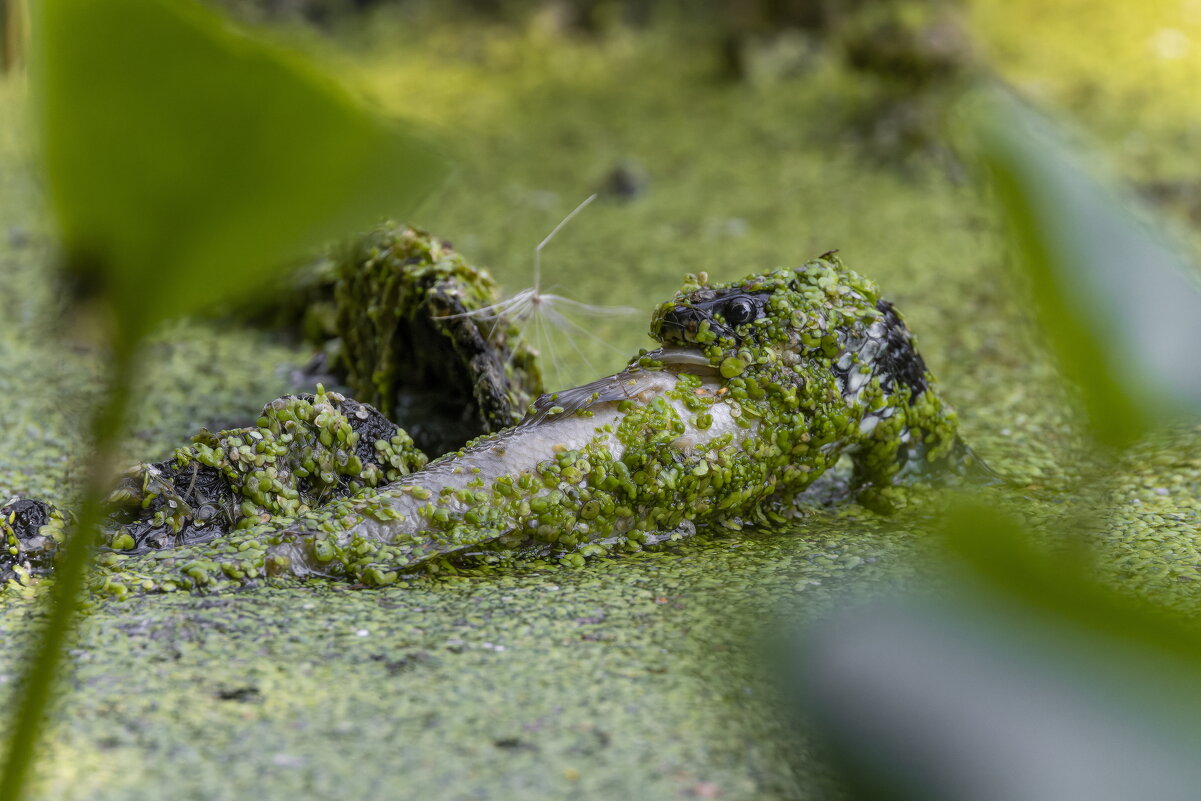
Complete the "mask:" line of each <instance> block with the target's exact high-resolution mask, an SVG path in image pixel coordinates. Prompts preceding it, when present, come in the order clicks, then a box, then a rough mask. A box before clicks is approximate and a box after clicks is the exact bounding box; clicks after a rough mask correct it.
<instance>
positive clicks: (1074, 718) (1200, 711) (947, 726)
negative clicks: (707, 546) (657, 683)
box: [796, 507, 1201, 801]
mask: <svg viewBox="0 0 1201 801" xmlns="http://www.w3.org/2000/svg"><path fill="white" fill-rule="evenodd" d="M950 525H951V527H952V539H953V540H954V542H953V544H952V552H953V553H954V554H955V555H956V561H957V563H958V568H955V567H952V568H951V571H950V574H951V575H952V576H953V580H952V582H951V583H950V587H949V589H946V590H944V591H943V592H941V593H940V594H938V595H937V596H935V597H923V598H917V597H912V596H910V597H903V598H894V599H889V600H887V601H885V602H881V603H875V604H872V605H870V606H867V607H864V608H860V609H858V610H855V611H852V612H846V613H842V614H840V615H837V616H836V617H835V618H834V619H832V620H828V621H825V622H824V623H821V624H819V625H818V626H816V627H814V628H813V629H811V630H809V631H808V632H806V633H805V634H804V636H803V637H802V640H801V642H800V646H801V648H800V651H799V658H798V660H797V662H796V667H797V668H798V669H799V676H798V679H799V684H800V686H801V687H802V699H803V701H804V705H805V707H806V712H807V716H808V718H809V720H810V722H811V723H812V724H814V725H815V727H816V729H817V731H818V733H819V734H821V735H823V736H824V737H825V739H826V740H827V743H828V744H829V746H830V747H831V748H832V751H833V753H834V754H835V755H836V756H837V757H838V758H839V759H840V761H841V763H842V765H843V767H844V768H846V769H847V770H846V772H845V776H846V778H847V779H848V780H849V783H850V784H851V785H852V786H853V788H854V789H855V790H856V791H857V792H856V796H857V797H862V798H880V799H884V798H887V799H896V798H914V799H923V801H929V800H930V799H935V800H941V801H951V800H952V799H954V800H956V801H1063V799H1076V798H1081V799H1084V798H1087V799H1090V801H1109V800H1110V799H1112V800H1113V801H1119V799H1130V798H1154V799H1180V800H1181V801H1184V800H1185V799H1192V798H1195V797H1196V793H1197V787H1198V786H1201V762H1198V760H1197V759H1196V754H1197V752H1198V751H1197V749H1198V748H1199V747H1201V723H1198V721H1201V667H1199V666H1201V639H1199V637H1198V633H1197V631H1196V630H1195V629H1194V628H1192V627H1190V626H1188V625H1185V624H1184V623H1182V622H1181V621H1179V620H1178V619H1176V618H1174V617H1173V616H1171V615H1169V614H1167V613H1164V612H1163V611H1162V610H1156V609H1155V608H1153V607H1151V606H1150V605H1147V604H1143V603H1139V602H1136V601H1132V600H1128V599H1125V598H1123V597H1121V596H1118V595H1117V594H1116V593H1113V592H1112V591H1110V590H1108V589H1106V588H1105V587H1103V586H1101V585H1098V584H1095V583H1092V582H1091V581H1090V580H1089V579H1087V578H1086V577H1085V575H1084V574H1083V572H1074V571H1072V570H1071V569H1070V568H1069V569H1066V570H1061V569H1057V566H1058V567H1062V562H1061V561H1060V560H1058V559H1053V558H1051V557H1049V556H1048V555H1046V554H1043V553H1040V552H1039V551H1038V550H1037V549H1035V548H1034V547H1033V546H1032V544H1031V540H1030V539H1029V537H1028V536H1027V534H1026V533H1025V532H1024V531H1022V530H1021V529H1020V528H1019V527H1018V526H1017V525H1016V524H1014V523H1012V522H1011V521H1008V520H1005V519H1004V518H1000V517H998V516H997V515H996V513H995V512H992V511H990V510H988V509H986V508H984V507H972V508H965V509H963V510H961V511H960V513H958V514H956V515H953V516H952V518H951V522H950ZM968 543H975V545H972V544H968Z"/></svg>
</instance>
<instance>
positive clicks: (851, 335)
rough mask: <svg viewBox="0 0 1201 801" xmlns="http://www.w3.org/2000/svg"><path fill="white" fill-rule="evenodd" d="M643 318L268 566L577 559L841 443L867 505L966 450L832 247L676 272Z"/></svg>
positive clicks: (870, 297)
mask: <svg viewBox="0 0 1201 801" xmlns="http://www.w3.org/2000/svg"><path fill="white" fill-rule="evenodd" d="M651 334H652V336H654V337H655V338H656V339H658V340H659V341H660V342H661V343H662V344H663V345H664V347H663V348H661V349H659V350H656V351H651V352H649V353H648V352H644V353H642V354H640V355H639V356H638V357H636V358H635V359H633V360H632V361H631V363H630V365H629V366H628V367H627V369H626V370H624V371H623V372H621V373H618V374H616V375H613V376H609V377H606V378H603V379H601V380H599V381H596V382H593V383H591V384H587V385H584V386H582V387H577V388H574V389H572V390H568V391H566V392H563V393H558V394H556V395H549V396H547V395H544V396H542V397H541V398H540V399H539V400H538V401H537V402H536V403H535V404H534V407H533V408H532V409H531V411H530V413H529V414H528V415H527V416H526V418H525V419H524V420H523V421H522V422H521V423H520V424H519V425H517V426H515V427H513V428H510V429H507V430H505V431H502V432H499V433H496V434H492V435H489V436H485V437H481V438H478V439H476V440H475V441H473V442H472V443H470V444H469V445H468V446H467V447H465V448H463V449H462V450H460V451H458V452H456V453H453V454H448V455H446V456H444V457H442V458H440V459H437V460H435V461H433V462H431V463H430V464H429V465H428V466H427V467H425V469H423V470H419V471H417V472H414V473H412V474H411V475H408V476H405V477H404V478H403V479H401V480H400V481H398V482H394V483H392V484H390V485H388V486H386V487H384V488H383V489H382V490H379V491H375V492H372V493H368V494H364V495H363V496H361V497H359V498H351V499H347V500H346V501H344V502H342V503H341V504H340V505H336V508H334V509H331V510H323V511H321V512H319V513H318V515H316V517H311V518H307V519H302V520H298V521H296V523H295V524H293V525H290V526H288V527H286V528H285V529H284V530H282V531H281V532H279V533H278V535H276V536H275V537H273V544H272V545H271V547H270V548H269V550H268V554H267V560H266V566H267V569H268V570H269V571H275V572H291V573H301V574H304V573H307V572H316V573H332V574H337V575H343V574H346V573H349V574H350V575H353V576H354V577H355V578H357V579H359V580H361V581H364V582H366V583H388V582H390V581H392V580H395V578H396V576H397V574H398V573H399V572H404V571H406V570H411V569H413V568H415V567H419V566H429V565H431V564H434V563H442V562H445V560H446V559H447V558H450V559H452V560H453V559H461V558H468V557H470V558H487V557H488V555H489V554H495V553H498V552H508V553H525V554H536V555H540V556H558V557H560V558H563V559H565V560H567V561H569V562H571V561H578V560H579V559H581V558H583V557H584V556H587V555H590V554H593V553H602V552H608V551H612V550H615V549H617V550H621V549H626V550H636V549H638V548H640V547H642V546H643V545H645V544H647V543H648V542H653V541H657V540H658V539H660V538H661V537H663V536H666V535H667V534H669V533H671V532H687V531H690V530H692V529H693V527H694V526H695V525H697V524H711V523H719V524H720V523H725V524H727V525H731V526H733V527H737V526H738V525H739V523H740V521H742V520H746V519H754V518H757V517H759V516H761V515H763V514H764V513H765V512H769V511H772V510H775V511H776V512H779V513H784V512H786V510H787V509H789V508H791V505H792V503H793V500H794V499H795V496H796V494H797V493H799V492H801V491H802V490H804V489H805V488H806V487H808V486H809V485H810V484H811V483H812V482H813V481H814V480H816V479H817V477H818V476H820V475H822V474H823V473H824V472H825V471H827V470H828V469H829V468H830V467H832V466H833V465H834V464H835V463H836V462H837V461H838V460H839V458H841V457H842V456H843V455H844V454H847V455H850V457H851V459H852V461H853V463H854V476H853V484H854V485H855V487H856V489H857V490H858V491H859V492H860V496H861V497H862V498H863V499H865V500H867V501H868V502H869V503H871V504H872V505H873V506H875V507H877V508H884V507H886V506H887V490H888V488H889V487H890V486H891V485H892V484H893V482H894V480H895V479H896V478H897V477H898V476H901V475H903V474H905V473H906V472H928V471H930V470H931V469H933V468H936V467H944V468H947V467H950V468H955V467H958V466H960V465H961V464H962V463H963V462H965V461H966V460H969V459H971V458H972V457H971V456H970V451H967V450H966V449H965V448H964V447H963V446H962V444H961V443H960V441H959V439H958V437H957V435H956V418H955V415H954V412H953V411H952V410H951V409H950V407H949V406H947V405H946V404H944V403H943V402H942V401H941V399H940V398H939V397H938V396H937V394H936V393H935V390H934V385H935V382H934V379H933V377H932V376H931V375H930V374H929V371H928V370H927V369H926V366H925V363H924V362H923V361H922V359H921V357H920V356H919V355H918V354H917V351H916V349H915V347H914V344H913V340H912V337H911V336H910V334H909V331H908V329H907V328H906V327H905V325H904V322H903V321H902V320H901V318H900V316H899V315H898V314H897V312H896V311H895V309H894V308H893V307H892V306H891V305H890V304H888V303H887V302H885V301H883V300H881V299H880V297H879V293H878V290H877V289H876V287H875V285H874V284H873V283H871V282H870V281H868V280H867V279H865V278H863V277H862V276H859V275H858V274H856V273H854V272H852V271H850V270H848V269H846V268H845V267H843V266H842V265H841V264H840V263H839V262H838V261H837V260H836V259H834V258H833V257H832V256H828V257H823V258H822V259H819V260H817V261H815V262H810V263H809V264H806V265H804V266H802V267H800V268H796V269H782V270H777V271H775V272H772V273H767V274H764V275H758V276H752V277H750V278H747V279H744V280H742V281H739V282H733V283H731V284H725V285H713V286H710V285H708V284H702V283H700V282H696V281H694V282H691V283H690V284H687V285H686V286H685V288H684V289H683V290H682V291H681V292H680V293H679V294H677V296H676V297H675V298H673V299H672V300H670V301H668V302H667V303H665V304H663V305H662V306H661V307H660V308H659V309H658V310H657V311H656V313H655V316H654V319H653V321H652V326H651ZM331 520H336V521H337V522H336V523H334V524H332V525H331V523H330V521H331Z"/></svg>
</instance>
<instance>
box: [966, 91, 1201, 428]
mask: <svg viewBox="0 0 1201 801" xmlns="http://www.w3.org/2000/svg"><path fill="white" fill-rule="evenodd" d="M975 122H976V127H977V130H978V133H979V140H980V143H981V155H982V157H983V160H984V162H985V164H986V165H987V167H989V168H990V171H991V172H992V174H993V176H994V178H995V185H996V188H997V193H998V196H999V199H1000V201H1001V205H1002V208H1003V210H1004V211H1005V213H1006V215H1007V216H1008V218H1009V220H1010V222H1011V223H1012V230H1013V233H1014V236H1015V238H1016V240H1017V244H1018V246H1019V249H1020V256H1021V259H1020V261H1021V263H1022V265H1023V267H1024V268H1025V270H1026V271H1027V273H1028V275H1029V276H1030V279H1031V283H1032V286H1033V290H1034V301H1035V304H1036V306H1037V311H1038V314H1039V319H1040V321H1041V323H1042V326H1043V328H1044V330H1045V331H1046V334H1047V336H1048V340H1049V343H1050V345H1051V348H1052V350H1053V351H1054V353H1055V354H1056V356H1057V357H1058V359H1059V362H1060V365H1061V366H1062V369H1063V371H1064V373H1065V374H1066V375H1067V376H1068V377H1069V378H1070V379H1072V380H1073V381H1075V382H1076V383H1077V384H1078V385H1079V386H1080V387H1081V388H1082V390H1083V402H1084V405H1085V407H1086V412H1087V414H1088V417H1089V419H1090V422H1091V424H1092V428H1093V431H1094V434H1095V436H1096V438H1097V439H1098V440H1099V441H1101V442H1103V443H1105V444H1108V445H1113V446H1119V447H1120V446H1123V445H1127V444H1129V443H1130V442H1132V441H1133V440H1135V439H1136V438H1138V437H1139V436H1140V435H1142V434H1143V433H1144V432H1145V431H1146V430H1147V429H1148V427H1151V426H1154V425H1157V424H1160V423H1162V422H1164V421H1165V418H1167V417H1170V416H1174V415H1177V414H1180V413H1183V412H1186V411H1187V412H1189V413H1192V414H1196V413H1197V411H1198V409H1201V349H1198V348H1197V347H1196V343H1197V342H1198V341H1201V287H1199V286H1198V283H1197V281H1196V278H1195V275H1194V274H1193V271H1192V265H1191V264H1190V262H1189V259H1188V258H1187V257H1186V256H1185V255H1184V254H1183V252H1182V251H1181V250H1180V249H1178V248H1176V247H1174V246H1173V245H1172V244H1171V243H1170V242H1169V240H1168V238H1167V237H1166V236H1165V235H1164V234H1163V233H1162V232H1161V231H1158V230H1156V229H1155V228H1154V227H1152V226H1151V225H1149V224H1147V223H1145V222H1143V220H1142V219H1140V217H1142V216H1144V215H1140V216H1136V215H1135V214H1134V213H1133V210H1137V208H1138V204H1137V203H1136V201H1135V200H1134V199H1133V197H1132V196H1130V194H1129V193H1128V192H1126V191H1124V190H1122V189H1121V188H1119V187H1118V185H1117V183H1116V182H1115V181H1113V180H1110V179H1108V178H1104V177H1098V176H1101V175H1103V171H1101V170H1100V169H1099V168H1098V167H1096V166H1092V165H1090V166H1091V169H1090V168H1087V167H1086V166H1085V165H1084V164H1083V163H1082V162H1081V160H1080V159H1079V158H1078V157H1077V156H1076V154H1075V153H1074V151H1075V150H1079V149H1080V148H1074V147H1073V146H1072V145H1071V144H1069V141H1068V139H1067V138H1066V136H1065V135H1064V134H1063V133H1062V132H1061V131H1059V130H1057V129H1056V128H1055V127H1054V126H1052V125H1051V124H1050V123H1049V122H1048V121H1047V120H1045V119H1044V118H1042V117H1039V116H1038V115H1036V114H1035V113H1034V112H1032V111H1031V110H1030V109H1028V108H1027V107H1025V106H1023V105H1021V104H1020V103H1018V102H1017V101H1016V100H1013V99H1011V98H1008V97H1004V96H1001V95H999V94H997V95H994V96H992V97H990V98H988V99H987V100H986V101H985V102H983V103H981V104H980V110H979V113H978V115H977V116H976V118H975ZM1145 216H1148V217H1149V216H1150V215H1145Z"/></svg>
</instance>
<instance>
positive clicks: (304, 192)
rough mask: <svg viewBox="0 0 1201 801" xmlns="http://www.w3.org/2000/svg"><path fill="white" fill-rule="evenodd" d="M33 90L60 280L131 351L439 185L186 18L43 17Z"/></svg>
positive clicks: (371, 134)
mask: <svg viewBox="0 0 1201 801" xmlns="http://www.w3.org/2000/svg"><path fill="white" fill-rule="evenodd" d="M35 10H36V12H37V13H36V16H35V17H34V28H33V31H34V36H33V38H34V60H33V70H34V71H33V77H32V81H33V89H34V93H33V94H34V97H35V98H36V102H37V110H38V116H39V121H40V127H41V135H42V154H41V155H42V161H43V164H44V168H45V175H46V179H47V184H48V189H49V195H50V201H51V206H52V209H53V213H54V215H55V217H56V218H57V221H58V223H59V227H60V231H61V234H62V236H63V238H64V244H65V246H66V249H67V257H68V265H69V266H70V267H72V268H74V269H75V270H77V271H83V272H85V273H91V274H90V275H87V276H85V277H84V280H86V281H89V282H90V283H91V284H99V286H98V287H94V288H96V289H98V290H99V291H100V292H102V293H105V294H107V295H109V296H111V298H112V300H113V302H114V304H115V309H114V310H115V312H116V316H117V318H118V321H119V322H118V325H119V327H120V332H119V334H118V336H119V337H121V338H122V339H123V340H124V341H133V340H136V339H137V337H138V336H140V335H141V333H143V332H144V331H146V330H147V329H148V328H149V327H150V326H151V325H153V324H154V323H155V322H157V321H159V320H161V319H163V318H166V317H169V316H172V315H178V314H184V313H188V312H191V311H194V310H196V309H198V308H201V307H204V306H207V305H210V304H212V303H214V302H215V301H218V300H220V299H221V298H225V297H229V296H230V295H231V293H234V292H237V291H239V290H245V289H248V288H250V287H253V286H255V285H256V284H257V283H259V282H261V280H262V278H263V277H264V276H265V274H266V273H268V272H269V271H271V270H274V269H277V268H278V267H279V266H280V265H281V263H282V262H284V261H285V260H286V259H288V258H290V257H294V256H296V255H298V254H300V253H302V252H304V251H306V250H308V249H311V248H312V247H314V246H316V245H318V244H320V243H322V242H323V241H325V240H327V239H328V238H330V237H333V236H337V235H340V234H342V233H344V232H345V231H346V230H350V229H353V228H354V227H355V226H361V225H362V224H363V223H364V222H365V221H370V220H372V219H374V218H375V217H376V216H380V215H384V214H401V213H403V212H406V211H408V210H409V209H410V208H411V206H412V205H413V203H414V202H415V201H416V200H417V199H419V198H420V197H421V196H422V195H423V194H424V193H425V192H426V191H427V190H428V189H429V188H430V187H431V186H432V183H433V182H434V180H436V178H438V177H439V176H440V175H441V173H442V172H443V168H444V165H443V162H442V159H441V158H440V157H439V156H438V155H436V153H435V152H434V151H433V150H432V149H431V148H429V147H428V146H427V145H425V144H422V143H421V142H420V141H419V140H418V139H417V138H415V137H413V136H411V135H409V134H406V133H405V132H402V131H401V130H399V129H398V128H397V127H396V126H395V125H392V124H389V123H388V122H386V121H384V120H381V119H380V118H378V117H377V116H375V115H373V114H371V113H369V111H368V110H367V109H366V108H364V107H363V106H361V105H360V104H358V103H357V102H355V100H354V99H353V98H352V97H351V96H350V95H349V94H348V93H347V92H346V91H345V90H343V89H342V88H340V87H338V86H337V85H335V84H334V83H332V82H331V81H330V80H328V79H327V78H325V77H324V76H323V75H322V74H321V73H320V72H319V71H318V70H317V69H316V68H314V67H313V66H312V65H310V64H308V63H306V62H305V61H304V60H302V59H301V58H299V57H298V56H296V55H294V54H291V53H289V52H287V51H284V50H283V49H280V48H277V47H274V46H271V45H269V44H266V43H264V42H262V41H258V40H255V39H252V38H250V37H249V36H247V35H244V34H242V33H241V32H239V31H237V30H235V29H234V28H233V27H231V26H230V25H228V24H227V23H226V22H224V21H223V20H222V19H221V18H220V17H219V16H217V15H216V14H215V13H213V12H211V11H209V10H208V9H206V8H203V7H201V6H200V5H198V4H196V3H194V2H191V0H105V2H95V0H43V2H41V3H38V4H35Z"/></svg>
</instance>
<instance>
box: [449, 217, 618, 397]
mask: <svg viewBox="0 0 1201 801" xmlns="http://www.w3.org/2000/svg"><path fill="white" fill-rule="evenodd" d="M596 198H597V196H596V194H592V195H589V196H588V197H587V198H586V199H585V200H584V202H583V203H581V204H580V205H578V206H576V207H575V209H574V210H573V211H572V212H571V213H570V214H568V215H567V216H566V217H564V218H563V219H562V220H561V221H560V222H559V224H558V225H556V226H555V227H554V228H553V229H552V230H551V232H550V233H549V234H547V235H546V238H545V239H543V240H542V241H541V242H540V243H538V246H537V247H536V248H534V281H533V286H531V287H529V288H527V289H523V290H521V291H520V292H518V293H517V294H516V295H513V296H512V297H510V298H506V299H505V300H502V301H499V302H497V303H493V304H490V305H488V306H483V307H481V308H478V309H472V310H471V311H465V312H459V313H458V314H448V315H445V316H442V317H435V318H434V319H435V320H454V319H459V318H463V317H467V318H470V319H472V320H476V321H479V322H484V323H491V326H490V327H489V329H488V331H487V333H486V334H485V336H486V337H487V338H488V339H492V337H493V334H494V333H495V331H496V329H497V328H498V327H501V326H502V324H503V323H516V324H519V325H523V326H525V327H524V329H523V333H524V334H525V335H526V337H527V338H528V339H529V340H530V341H531V344H532V346H533V347H534V348H535V349H536V350H537V351H539V352H540V353H541V354H542V355H544V356H545V357H546V359H547V360H548V361H549V363H550V365H551V367H552V368H553V369H554V371H555V374H556V375H555V380H556V383H557V384H559V385H561V384H562V383H563V382H562V377H561V376H560V375H559V364H560V361H559V357H558V350H559V348H558V347H557V346H556V344H555V339H556V331H557V332H562V333H565V334H568V336H567V337H566V339H567V342H568V344H569V345H570V346H571V348H572V349H573V350H574V351H575V353H576V355H577V356H578V357H579V358H580V359H581V360H582V361H583V362H584V363H585V364H586V365H587V366H588V367H589V369H591V370H593V371H595V368H593V366H592V363H591V361H590V360H589V359H588V357H587V356H586V355H585V354H584V352H583V350H581V349H580V346H579V345H578V344H577V342H576V338H577V337H576V335H582V336H584V337H587V338H588V339H591V340H594V341H597V342H600V343H601V344H602V345H603V346H604V347H606V348H608V349H610V350H613V351H615V352H619V351H618V349H617V348H615V347H613V346H612V345H610V344H609V343H607V342H605V341H604V340H602V339H600V338H598V337H597V336H596V335H595V334H594V333H593V332H591V331H589V330H588V329H587V328H585V327H584V326H582V325H580V324H579V323H577V322H575V321H573V320H571V319H570V318H569V317H568V314H579V315H583V316H585V317H618V316H624V315H630V314H636V313H637V309H633V308H631V307H629V306H598V305H594V304H591V303H583V302H581V301H578V300H573V299H572V298H567V297H563V296H562V295H552V294H549V293H547V294H544V293H543V292H542V249H543V248H545V247H546V246H547V245H548V244H549V243H550V241H551V240H552V239H554V237H555V234H557V233H559V231H560V230H562V228H563V227H564V226H565V225H567V223H569V222H571V220H572V218H574V217H575V216H576V215H577V214H579V213H580V212H581V211H583V210H584V209H585V208H586V207H587V206H588V204H590V203H591V202H592V201H594V200H596Z"/></svg>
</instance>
